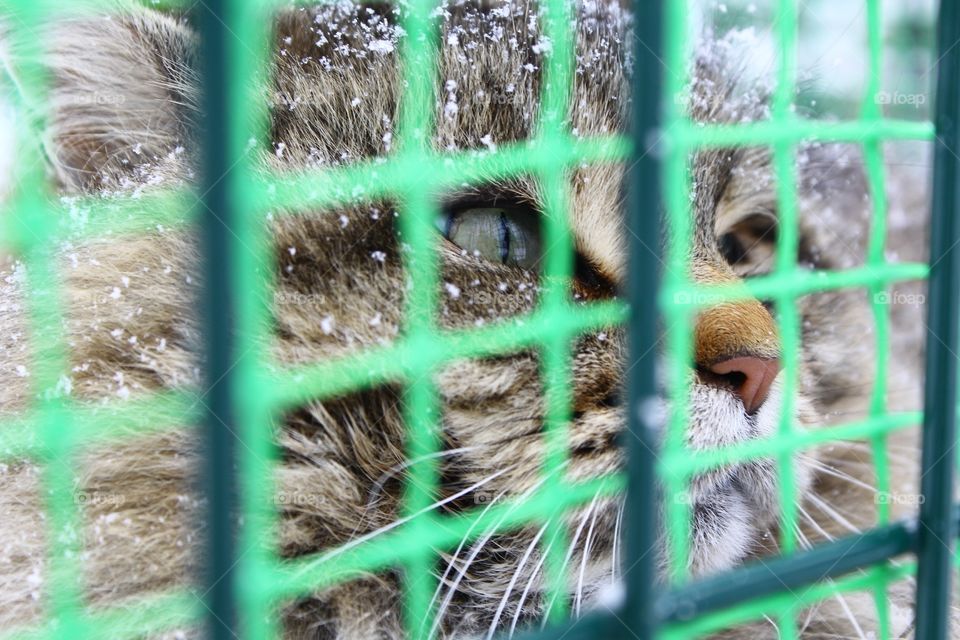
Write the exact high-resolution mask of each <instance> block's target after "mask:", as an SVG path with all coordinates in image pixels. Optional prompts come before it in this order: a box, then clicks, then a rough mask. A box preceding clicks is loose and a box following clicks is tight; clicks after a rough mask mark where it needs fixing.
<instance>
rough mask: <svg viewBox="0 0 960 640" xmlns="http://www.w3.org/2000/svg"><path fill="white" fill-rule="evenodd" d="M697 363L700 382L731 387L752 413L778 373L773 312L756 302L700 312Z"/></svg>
mask: <svg viewBox="0 0 960 640" xmlns="http://www.w3.org/2000/svg"><path fill="white" fill-rule="evenodd" d="M695 334H696V335H695V336H694V338H695V339H694V342H695V346H694V349H695V354H694V358H695V363H696V368H697V371H698V373H699V376H700V379H701V381H702V382H706V383H708V384H715V385H716V386H718V387H721V388H724V389H729V390H730V391H731V392H732V393H733V394H734V395H736V396H737V397H738V398H740V400H741V401H742V402H743V407H744V409H745V410H746V411H747V413H753V412H754V411H756V410H757V409H759V408H760V406H761V405H762V404H763V402H764V401H765V400H766V399H767V395H768V394H769V392H770V385H772V384H773V381H774V379H775V378H776V377H777V374H778V373H780V339H779V336H778V335H777V325H776V322H774V320H773V316H771V315H770V312H769V311H768V310H767V309H766V308H765V307H764V306H763V305H762V304H760V302H759V301H757V300H740V301H736V302H727V303H722V304H719V305H716V306H713V307H709V308H707V309H704V310H703V311H701V312H700V313H699V314H698V316H697V320H696V325H695Z"/></svg>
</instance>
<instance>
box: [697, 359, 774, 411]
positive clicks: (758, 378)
mask: <svg viewBox="0 0 960 640" xmlns="http://www.w3.org/2000/svg"><path fill="white" fill-rule="evenodd" d="M707 370H708V371H709V372H710V373H711V374H713V375H715V376H718V377H719V378H721V379H722V380H723V381H724V382H725V383H726V384H728V385H729V386H730V388H731V389H732V390H733V392H734V393H735V394H736V395H737V396H738V397H739V398H740V400H741V401H742V402H743V407H744V409H746V410H747V413H753V412H754V411H756V410H757V409H759V408H760V406H761V405H762V404H763V403H764V401H765V400H766V399H767V394H769V393H770V385H772V384H773V381H774V379H775V378H776V377H777V374H778V373H780V360H779V359H776V358H772V359H771V358H758V357H756V356H740V357H736V358H729V359H727V360H722V361H720V362H716V363H714V364H712V365H711V366H709V367H707Z"/></svg>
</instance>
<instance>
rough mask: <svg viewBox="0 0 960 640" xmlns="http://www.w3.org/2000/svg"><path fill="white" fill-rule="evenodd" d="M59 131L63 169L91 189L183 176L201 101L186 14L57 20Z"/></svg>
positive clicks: (54, 125)
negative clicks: (199, 101)
mask: <svg viewBox="0 0 960 640" xmlns="http://www.w3.org/2000/svg"><path fill="white" fill-rule="evenodd" d="M49 42H50V44H49V48H48V60H49V62H48V64H49V69H50V82H51V86H50V95H49V102H48V105H47V108H48V114H49V115H48V118H49V133H48V139H47V140H46V141H45V144H46V146H47V151H48V157H49V158H50V161H51V162H52V164H53V165H54V170H55V174H56V176H57V179H58V180H59V181H60V183H61V185H62V186H63V187H65V188H67V189H73V190H79V191H90V190H94V189H100V188H104V187H107V188H109V187H111V186H120V185H122V184H124V182H128V181H130V180H133V181H136V182H143V181H145V180H149V181H151V182H162V181H163V178H164V177H166V176H170V177H174V176H183V175H184V174H185V171H184V165H185V164H186V163H188V162H189V160H188V158H187V157H185V156H186V155H188V152H187V153H185V149H190V148H191V145H189V138H190V137H191V135H192V131H193V129H194V128H195V126H196V122H197V116H198V113H199V110H198V104H197V102H198V94H197V87H198V83H197V71H196V59H197V53H198V52H197V49H198V43H197V38H196V35H195V34H194V32H193V31H192V30H191V29H190V28H189V27H188V26H187V25H186V23H185V22H183V21H181V20H178V19H176V18H175V17H173V16H169V15H165V14H162V13H159V12H156V11H150V10H146V9H138V8H127V9H123V10H122V11H121V12H120V13H115V14H112V15H87V16H82V17H74V18H70V19H67V20H64V21H62V22H58V23H56V24H55V25H54V26H53V27H51V33H50V39H49Z"/></svg>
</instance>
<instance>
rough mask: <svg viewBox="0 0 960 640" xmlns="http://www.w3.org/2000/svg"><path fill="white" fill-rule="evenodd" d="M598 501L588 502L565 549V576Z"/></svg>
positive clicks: (547, 613) (543, 623)
mask: <svg viewBox="0 0 960 640" xmlns="http://www.w3.org/2000/svg"><path fill="white" fill-rule="evenodd" d="M598 499H599V494H598V495H595V496H594V497H593V500H591V501H590V505H589V506H588V507H587V510H586V511H584V512H583V515H582V516H580V522H579V523H578V524H577V530H576V532H575V533H574V534H573V540H571V541H570V546H569V547H567V555H566V557H565V558H564V559H563V567H562V568H561V571H562V573H563V574H564V575H565V574H566V572H567V567H568V566H570V560H571V559H573V552H574V549H576V547H577V542H579V541H580V535H581V534H582V533H583V528H584V526H586V524H587V518H589V517H590V514H591V513H592V512H593V509H594V507H595V506H596V504H597V500H598ZM556 599H557V596H556V594H554V596H553V598H551V599H550V602H549V604H547V608H546V609H544V611H543V620H542V621H541V622H540V628H541V629H542V628H544V627H545V626H546V625H547V619H548V618H549V616H550V610H551V609H552V608H553V604H554V602H556Z"/></svg>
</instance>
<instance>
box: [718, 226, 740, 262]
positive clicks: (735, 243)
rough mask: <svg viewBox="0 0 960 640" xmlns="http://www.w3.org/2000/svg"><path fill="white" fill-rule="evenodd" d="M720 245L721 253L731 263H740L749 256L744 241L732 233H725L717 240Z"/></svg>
mask: <svg viewBox="0 0 960 640" xmlns="http://www.w3.org/2000/svg"><path fill="white" fill-rule="evenodd" d="M717 242H718V244H719V245H720V253H721V254H723V257H724V259H726V261H727V262H728V263H730V264H739V263H740V262H743V261H744V260H745V259H746V257H747V250H746V248H745V247H744V246H743V243H741V242H740V240H739V239H738V238H737V237H736V236H735V235H734V234H732V233H725V234H723V235H722V236H720V238H718V240H717Z"/></svg>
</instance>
